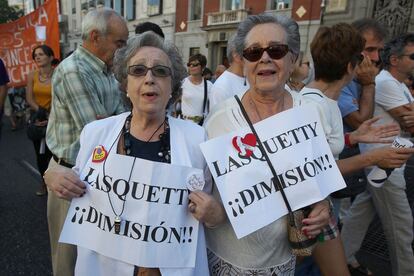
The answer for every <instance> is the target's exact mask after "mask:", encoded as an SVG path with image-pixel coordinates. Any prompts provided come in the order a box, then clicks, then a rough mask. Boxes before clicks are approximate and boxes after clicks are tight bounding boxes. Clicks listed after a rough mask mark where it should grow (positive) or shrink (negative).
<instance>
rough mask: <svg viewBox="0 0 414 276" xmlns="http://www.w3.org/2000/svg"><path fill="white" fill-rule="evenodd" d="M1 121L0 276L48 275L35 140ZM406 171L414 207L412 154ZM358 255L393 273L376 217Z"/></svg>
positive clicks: (381, 272)
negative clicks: (32, 141)
mask: <svg viewBox="0 0 414 276" xmlns="http://www.w3.org/2000/svg"><path fill="white" fill-rule="evenodd" d="M3 123H4V125H3V130H2V137H1V140H0V222H1V223H0V276H9V275H10V276H14V275H42V276H43V275H51V274H52V269H51V262H50V249H49V237H48V229H47V219H46V202H47V197H46V196H43V197H38V196H36V195H35V191H36V189H37V188H38V187H39V185H40V183H41V178H40V175H39V173H38V172H37V170H36V161H35V153H34V149H33V145H32V143H31V142H30V140H28V138H27V136H26V132H25V130H24V129H19V130H17V131H11V128H10V123H9V121H8V118H7V117H6V118H3ZM406 173H407V174H406V179H407V186H408V187H409V188H408V195H409V199H410V203H411V206H413V204H412V203H413V202H414V185H413V182H414V158H412V159H411V160H410V161H409V163H408V170H407V171H406ZM357 257H358V259H359V261H360V262H361V263H362V264H364V265H366V266H367V267H369V268H370V270H371V271H373V272H374V275H377V276H389V275H391V270H390V264H389V257H388V253H387V247H386V242H385V238H384V235H383V233H382V230H381V225H380V222H379V220H378V219H376V220H374V222H373V223H372V224H371V227H370V230H369V233H368V234H367V236H366V238H365V242H364V244H363V247H362V249H361V250H360V252H359V253H358V254H357ZM355 275H357V274H355Z"/></svg>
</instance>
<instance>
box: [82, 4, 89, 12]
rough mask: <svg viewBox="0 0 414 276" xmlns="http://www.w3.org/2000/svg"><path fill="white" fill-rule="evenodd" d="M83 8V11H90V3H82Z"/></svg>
mask: <svg viewBox="0 0 414 276" xmlns="http://www.w3.org/2000/svg"><path fill="white" fill-rule="evenodd" d="M81 10H82V11H85V12H86V11H88V3H86V2H85V3H82V4H81Z"/></svg>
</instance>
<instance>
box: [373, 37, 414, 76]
mask: <svg viewBox="0 0 414 276" xmlns="http://www.w3.org/2000/svg"><path fill="white" fill-rule="evenodd" d="M408 44H414V33H405V34H402V35H399V36H397V37H396V38H394V39H392V40H391V41H389V42H387V43H385V46H384V50H383V51H382V52H381V61H382V64H383V66H384V68H385V69H389V68H390V66H391V62H390V58H391V56H394V55H395V56H399V57H400V56H401V55H403V54H404V48H405V47H406V46H407V45H408Z"/></svg>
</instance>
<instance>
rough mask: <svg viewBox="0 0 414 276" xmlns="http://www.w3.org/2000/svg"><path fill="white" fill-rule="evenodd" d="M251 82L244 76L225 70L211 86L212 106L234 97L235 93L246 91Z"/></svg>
mask: <svg viewBox="0 0 414 276" xmlns="http://www.w3.org/2000/svg"><path fill="white" fill-rule="evenodd" d="M249 87H250V86H249V84H248V83H247V81H246V80H245V78H243V77H239V76H238V75H236V74H234V73H232V72H229V71H228V70H226V71H224V73H223V74H221V76H220V77H219V78H218V79H217V80H216V82H215V83H214V84H213V87H212V88H211V102H210V107H213V106H214V105H216V104H218V103H220V102H223V101H225V100H227V99H228V98H231V97H233V96H234V95H237V94H240V93H244V92H246V91H247V90H248V89H249Z"/></svg>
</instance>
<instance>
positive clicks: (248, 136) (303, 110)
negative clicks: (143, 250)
mask: <svg viewBox="0 0 414 276" xmlns="http://www.w3.org/2000/svg"><path fill="white" fill-rule="evenodd" d="M254 127H255V129H256V131H257V133H258V136H259V138H260V139H261V141H262V142H263V145H264V148H265V151H266V152H267V154H268V156H269V158H270V160H271V163H272V164H273V166H274V168H275V170H276V172H277V178H278V179H279V181H280V183H281V185H282V186H283V188H284V191H285V193H286V195H287V198H288V200H289V203H290V205H291V207H292V209H293V210H297V209H299V208H302V207H304V206H308V205H311V204H312V203H315V202H318V201H320V200H322V199H324V198H325V197H326V196H328V195H329V194H330V193H332V192H334V191H336V190H339V189H342V188H344V187H345V182H344V180H343V178H342V176H341V174H340V172H339V169H338V168H337V166H336V163H335V159H334V157H333V156H332V152H331V150H330V148H329V145H328V143H327V141H326V137H325V134H324V132H323V129H322V126H321V124H320V121H319V116H318V113H317V111H316V109H314V108H313V107H311V106H301V107H297V108H293V109H290V110H288V111H285V112H282V113H279V114H277V115H275V116H272V117H269V118H267V119H265V120H263V121H261V122H259V123H257V124H255V125H254ZM256 144H257V141H256V138H255V136H254V135H253V134H252V133H251V130H250V128H248V127H246V128H244V129H241V130H239V131H235V132H231V133H228V134H226V135H223V136H220V137H217V138H214V139H211V140H209V141H207V142H205V143H203V144H201V150H202V152H203V155H204V157H205V158H206V160H207V164H208V166H209V169H210V171H211V173H212V175H213V178H214V180H215V182H216V185H217V187H218V190H219V192H220V196H221V199H222V202H223V205H224V208H225V210H226V213H227V216H228V217H229V219H230V222H231V224H232V226H233V229H234V231H235V233H236V236H237V237H238V238H242V237H244V236H246V235H248V234H250V233H252V232H254V231H256V230H258V229H260V228H262V227H264V226H266V225H268V224H270V223H272V222H273V221H275V220H277V219H278V218H280V217H282V216H283V215H286V214H287V208H286V205H285V203H284V201H283V198H282V196H281V193H280V192H279V189H278V187H277V186H276V185H275V182H274V179H273V175H272V173H271V171H270V169H269V166H268V165H267V163H266V161H265V158H264V156H263V154H262V153H261V151H260V149H259V148H258V147H257V146H256Z"/></svg>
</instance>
